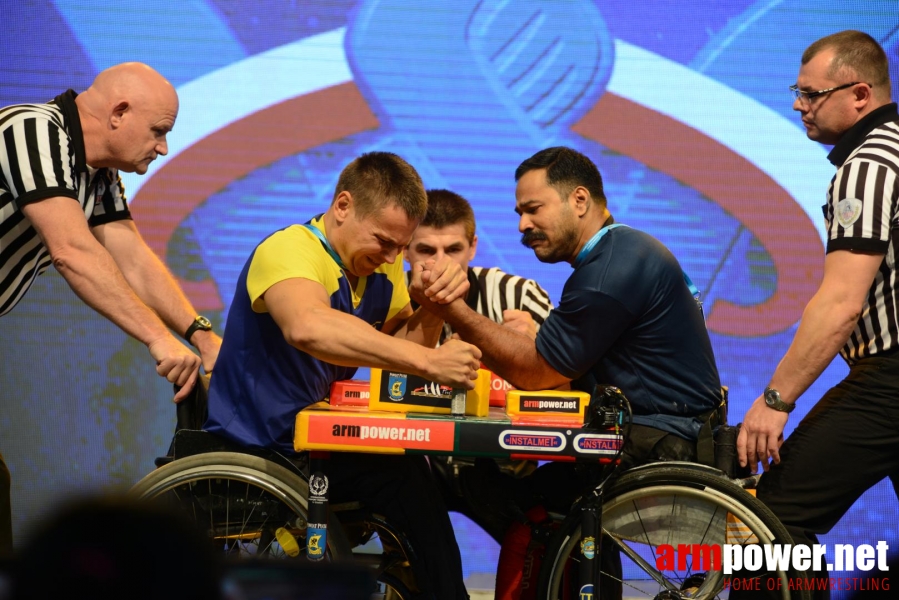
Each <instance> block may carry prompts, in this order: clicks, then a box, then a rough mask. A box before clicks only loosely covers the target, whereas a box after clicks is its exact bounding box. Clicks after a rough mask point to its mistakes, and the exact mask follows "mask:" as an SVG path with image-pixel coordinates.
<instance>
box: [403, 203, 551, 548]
mask: <svg viewBox="0 0 899 600" xmlns="http://www.w3.org/2000/svg"><path fill="white" fill-rule="evenodd" d="M477 249H478V236H477V234H476V233H475V218H474V211H473V210H472V208H471V204H469V203H468V200H466V199H465V198H463V197H462V196H460V195H459V194H456V193H455V192H451V191H449V190H428V211H427V213H426V214H425V216H424V219H423V220H422V222H421V225H419V226H418V229H416V230H415V234H414V235H413V236H412V240H411V241H410V242H409V247H408V248H407V249H406V251H405V256H406V260H408V261H409V264H415V263H417V262H425V261H428V260H439V259H441V258H442V257H444V256H448V257H450V258H451V259H452V260H453V261H454V262H456V263H457V264H458V265H459V266H460V267H462V269H463V270H465V271H466V272H467V273H468V283H469V288H468V294H467V295H466V297H465V303H466V304H467V305H468V306H469V307H470V308H471V309H472V310H474V311H475V312H477V313H478V314H481V315H484V316H485V317H487V318H488V319H490V320H491V321H493V322H495V323H500V324H502V325H505V326H506V327H509V328H511V329H513V330H515V331H518V332H520V333H523V334H525V335H527V336H528V337H529V338H530V339H531V340H534V339H536V338H537V331H538V330H539V329H540V326H541V325H542V324H543V321H544V320H546V317H547V316H549V312H550V311H551V310H552V307H553V305H552V301H551V300H550V299H549V294H547V293H546V291H545V290H544V289H543V288H542V287H540V284H538V283H537V282H536V281H534V280H533V279H525V278H524V277H519V276H518V275H511V274H509V273H504V272H503V271H501V270H500V269H498V268H497V267H490V268H487V267H472V266H469V263H470V262H471V261H472V260H474V257H475V254H476V253H477ZM410 279H411V272H408V271H407V272H406V284H407V285H408V284H409V282H410ZM413 304H415V303H413ZM416 308H417V304H416ZM452 335H453V328H452V326H451V325H450V324H449V323H444V324H443V332H442V333H441V336H440V341H441V342H443V341H444V340H446V339H448V338H449V337H451V336H452ZM497 465H498V466H499V468H500V469H501V470H502V471H503V472H507V473H511V474H515V475H516V476H521V475H526V474H529V473H530V472H532V471H533V470H534V468H535V467H536V462H534V461H492V460H490V459H483V460H478V461H477V462H476V463H475V461H471V460H465V459H457V458H454V459H451V460H450V459H448V458H447V457H443V456H432V457H431V466H432V467H433V468H434V469H435V470H437V471H438V472H440V476H439V477H438V480H442V481H441V483H442V484H446V485H442V486H441V489H442V491H443V492H444V499H445V500H446V502H447V506H448V507H449V509H450V510H454V511H457V512H460V513H462V514H464V515H465V516H467V517H469V518H470V519H472V520H473V521H475V522H476V523H478V525H480V526H481V527H483V528H484V530H485V531H487V532H488V533H489V534H490V535H491V536H493V537H494V538H495V539H496V540H497V541H498V542H500V543H502V539H503V535H504V534H505V531H506V529H507V528H508V526H509V524H510V523H511V521H512V520H513V519H514V518H516V517H517V513H516V512H510V511H509V510H508V509H509V507H508V505H507V504H506V503H498V505H497V504H493V503H490V502H483V501H482V500H483V498H482V497H481V496H482V494H478V493H477V490H478V489H479V487H480V485H479V482H481V481H482V480H484V479H489V478H491V477H492V476H493V475H494V473H495V469H496V468H497ZM454 471H455V474H454ZM463 490H464V491H463Z"/></svg>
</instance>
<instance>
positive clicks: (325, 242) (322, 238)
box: [303, 223, 346, 271]
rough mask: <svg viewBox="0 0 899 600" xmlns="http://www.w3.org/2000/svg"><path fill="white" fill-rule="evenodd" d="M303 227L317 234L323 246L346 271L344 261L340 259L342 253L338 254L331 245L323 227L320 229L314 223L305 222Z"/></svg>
mask: <svg viewBox="0 0 899 600" xmlns="http://www.w3.org/2000/svg"><path fill="white" fill-rule="evenodd" d="M303 227H305V228H306V229H308V230H309V231H311V232H312V233H314V234H315V237H317V238H318V239H319V240H320V241H321V243H322V246H324V247H325V250H327V252H328V254H329V255H330V256H331V258H333V259H334V262H336V263H337V266H338V267H340V268H341V269H343V270H344V271H346V267H345V266H344V264H343V261H342V260H340V255H339V254H337V252H336V251H335V250H334V248H333V247H331V243H330V242H328V238H326V237H325V234H324V233H322V231H321V229H319V228H318V227H316V226H315V225H313V224H312V223H304V224H303Z"/></svg>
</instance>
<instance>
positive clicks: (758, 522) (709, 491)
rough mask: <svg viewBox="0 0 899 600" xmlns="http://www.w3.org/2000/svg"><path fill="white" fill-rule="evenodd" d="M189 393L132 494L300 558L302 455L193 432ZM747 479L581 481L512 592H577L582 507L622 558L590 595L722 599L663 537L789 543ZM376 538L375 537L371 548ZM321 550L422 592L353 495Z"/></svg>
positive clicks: (244, 552)
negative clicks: (532, 576) (583, 485)
mask: <svg viewBox="0 0 899 600" xmlns="http://www.w3.org/2000/svg"><path fill="white" fill-rule="evenodd" d="M204 383H207V385H208V382H204ZM198 387H199V386H198ZM619 393H620V392H619ZM197 396H198V399H195V398H193V396H192V399H191V400H186V401H185V402H186V404H185V402H182V403H181V404H180V405H179V407H178V412H179V419H178V421H179V426H178V430H177V431H176V434H175V438H174V440H173V442H172V447H171V449H170V451H169V453H168V455H167V456H165V457H161V458H160V459H158V460H157V465H158V468H157V469H156V470H155V471H154V472H152V473H150V474H149V475H147V476H146V477H145V478H144V479H142V480H141V481H140V482H138V483H137V484H136V485H135V486H134V488H133V489H132V493H133V494H135V495H136V496H137V497H138V498H144V499H154V500H156V501H162V502H165V503H168V504H173V505H175V506H177V507H179V508H180V509H181V510H183V511H184V512H185V513H186V514H187V515H188V516H190V517H191V518H192V519H193V520H194V521H195V522H196V523H197V526H198V527H200V528H201V529H202V530H203V531H205V532H206V533H207V535H208V536H209V538H210V539H211V540H212V542H213V543H214V544H215V546H216V548H218V549H219V550H220V551H221V552H222V553H223V555H224V556H226V557H232V558H237V559H241V558H261V557H271V558H278V559H287V560H297V559H303V560H305V552H306V547H307V544H306V541H307V540H306V537H307V536H306V534H307V524H308V523H307V514H308V494H309V486H308V474H307V465H306V464H305V460H303V457H300V458H296V457H285V456H282V455H280V454H278V453H276V452H272V451H266V450H251V449H245V448H241V447H236V446H234V445H232V444H230V443H229V442H226V441H224V440H221V439H220V438H216V437H215V436H213V435H211V434H209V433H206V432H203V431H200V430H199V427H200V426H201V425H202V422H203V420H204V419H205V406H204V405H203V403H202V400H203V394H202V393H198V394H197ZM200 417H202V418H200ZM616 475H617V474H616ZM755 481H756V480H755V479H754V478H751V477H750V478H745V479H732V478H729V477H728V476H727V475H725V474H724V473H723V472H722V471H721V470H719V469H716V468H713V467H708V466H703V465H698V464H695V463H681V462H666V463H651V464H647V465H643V466H639V467H635V468H632V469H629V470H627V471H625V472H624V473H622V474H620V475H617V476H616V477H615V478H614V479H611V480H610V479H608V478H606V479H604V480H603V481H601V482H600V483H598V484H597V485H595V486H593V487H591V488H590V489H586V490H585V491H584V493H583V495H582V496H581V497H580V498H579V499H578V500H576V501H575V503H574V505H573V506H572V508H571V510H569V511H568V512H567V514H549V515H547V518H546V519H545V522H543V523H541V524H540V526H541V527H540V529H539V530H540V531H541V533H540V535H539V536H538V537H540V538H541V540H542V543H541V544H540V549H539V557H537V558H538V562H539V563H540V564H539V566H537V567H536V569H537V573H538V577H537V579H536V586H535V589H531V590H528V592H527V594H523V595H522V596H521V597H528V598H541V599H544V598H545V599H548V600H549V599H552V600H565V599H569V598H571V599H574V598H581V597H583V595H582V594H583V590H582V587H581V584H582V581H583V579H582V578H580V577H579V576H578V571H579V569H580V568H581V567H580V564H581V563H582V562H583V561H584V548H583V541H584V536H583V535H582V529H583V526H584V514H585V509H588V510H589V509H592V510H594V511H595V512H598V513H599V514H600V515H601V517H600V518H601V523H602V527H601V532H602V543H601V544H600V546H601V547H603V548H605V549H607V550H612V551H613V552H614V553H615V555H616V556H618V557H619V558H620V560H621V562H622V563H624V564H623V568H622V569H616V570H608V571H606V570H603V571H602V576H601V577H602V581H603V584H602V587H603V589H602V590H599V592H600V593H599V594H596V595H594V597H598V598H603V597H606V598H608V595H610V594H611V595H612V596H613V597H620V596H621V591H622V589H623V588H624V587H626V588H627V591H628V593H627V595H628V596H629V597H644V598H651V599H654V600H678V599H687V598H691V599H701V600H709V599H714V598H721V597H724V596H726V593H727V588H728V586H729V584H730V582H729V581H728V580H727V579H726V578H725V576H724V574H723V573H722V572H721V571H720V570H716V569H713V568H709V566H708V565H704V564H703V560H702V558H701V557H700V556H698V555H696V554H693V555H691V556H690V557H687V559H685V560H683V562H678V564H676V565H674V566H673V568H661V567H660V566H659V565H658V564H657V558H658V556H659V555H658V552H659V549H660V548H661V547H663V546H665V547H670V548H675V549H678V551H681V547H684V548H690V549H693V548H694V547H699V548H711V547H712V546H714V545H717V546H718V547H722V546H723V545H724V544H731V545H738V546H751V545H767V544H787V543H791V540H790V536H789V534H788V533H787V531H786V529H785V528H784V527H783V525H782V524H781V523H780V521H779V520H778V519H777V518H776V517H775V516H774V515H773V514H772V513H771V512H770V511H769V510H768V509H767V508H766V507H765V506H764V505H763V504H762V503H761V502H760V501H759V500H757V499H756V498H755V497H754V496H753V495H751V494H750V493H749V492H748V491H747V488H750V487H752V486H753V485H754V483H755ZM375 539H377V540H378V541H379V542H380V544H379V546H380V547H379V548H377V549H376V550H375V551H374V552H372V551H371V550H370V549H369V548H370V547H371V546H372V540H375ZM324 554H325V556H326V558H327V559H328V560H331V561H335V562H337V561H345V560H352V561H361V562H363V563H364V564H367V565H369V566H370V567H371V568H372V569H373V570H374V572H375V576H376V578H377V580H378V581H379V583H380V587H379V590H378V595H379V596H380V597H383V598H391V599H392V598H401V599H406V598H413V597H415V596H417V595H419V594H422V593H426V592H427V591H428V590H427V588H426V585H427V583H426V582H427V578H426V576H425V575H424V574H423V573H422V571H421V569H420V566H419V565H418V564H417V561H416V554H415V549H414V548H412V547H411V545H410V544H409V542H408V540H407V539H406V538H405V537H404V536H403V534H402V532H400V531H397V529H396V528H394V527H392V526H391V525H390V523H389V522H387V521H386V520H385V519H384V518H383V517H382V516H379V515H377V514H374V513H372V512H371V511H370V510H368V509H366V507H365V506H364V504H363V503H361V502H352V503H345V504H331V505H330V507H329V516H328V535H327V545H326V548H325V549H324ZM531 566H532V567H533V565H531ZM760 575H761V574H760V573H753V574H752V575H751V577H753V578H758V577H759V576H760ZM764 575H766V576H767V577H768V578H770V579H771V580H773V581H776V582H778V583H777V589H778V590H779V592H780V593H779V596H780V597H781V598H782V599H783V600H803V599H804V598H807V597H808V593H807V592H806V591H803V590H802V589H801V588H800V589H797V590H793V589H791V588H792V587H793V586H792V585H791V583H792V582H795V581H798V580H799V579H802V578H804V574H803V573H802V572H797V571H795V570H793V569H792V566H791V565H790V566H787V567H786V568H779V566H778V568H776V569H775V570H774V571H772V572H770V573H764ZM735 577H736V576H735ZM607 584H608V585H607Z"/></svg>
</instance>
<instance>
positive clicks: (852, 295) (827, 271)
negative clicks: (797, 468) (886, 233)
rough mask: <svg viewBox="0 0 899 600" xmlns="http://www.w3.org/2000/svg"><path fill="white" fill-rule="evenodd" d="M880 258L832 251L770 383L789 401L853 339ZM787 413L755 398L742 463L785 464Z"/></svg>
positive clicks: (748, 416) (746, 421)
mask: <svg viewBox="0 0 899 600" xmlns="http://www.w3.org/2000/svg"><path fill="white" fill-rule="evenodd" d="M881 262H883V255H882V254H862V253H856V252H850V251H848V250H837V251H834V252H831V253H829V254H828V255H827V258H826V259H825V260H824V279H823V281H822V282H821V286H820V287H819V288H818V291H817V292H816V293H815V295H814V296H813V297H812V299H811V300H810V301H809V303H808V305H807V306H806V307H805V310H804V311H803V313H802V320H801V321H800V322H799V328H798V330H797V331H796V335H795V337H794V338H793V342H792V343H791V344H790V348H789V349H788V350H787V353H786V354H785V355H784V357H783V358H782V359H781V361H780V364H778V366H777V369H776V370H775V371H774V375H773V376H772V377H771V387H772V388H774V389H776V390H777V391H778V392H780V395H781V398H782V399H783V400H784V402H790V403H792V402H795V401H796V400H797V399H798V398H799V396H801V395H802V394H803V392H805V391H806V390H807V389H808V388H809V386H810V385H811V384H812V383H814V382H815V380H816V379H818V377H819V376H820V375H821V373H822V372H823V371H824V369H825V368H827V365H829V364H830V362H831V361H832V360H833V359H834V357H835V356H836V355H837V353H838V352H839V351H840V348H842V346H843V345H844V344H845V343H846V340H847V339H849V335H850V334H851V333H852V330H853V329H854V328H855V325H856V323H857V322H858V318H859V315H860V314H861V310H862V306H864V301H865V297H866V296H867V294H868V291H869V290H870V288H871V284H872V282H873V281H874V277H875V275H876V274H877V269H878V267H879V266H880V264H881ZM787 416H788V415H787V413H783V412H778V411H775V410H772V409H770V408H768V407H767V406H766V405H765V402H764V398H763V397H762V396H759V397H758V398H756V400H755V402H754V403H753V404H752V406H751V407H750V409H749V411H747V413H746V416H745V417H744V419H743V428H742V431H741V433H740V438H739V440H738V441H737V452H738V454H739V457H740V464H742V465H745V464H747V462H748V463H749V464H750V465H751V466H753V467H754V466H755V465H756V463H757V462H758V461H762V466H763V467H764V468H765V470H767V469H768V461H767V457H768V456H770V457H771V458H772V459H773V460H774V462H780V453H779V449H780V445H781V443H783V429H784V426H785V425H786V422H787Z"/></svg>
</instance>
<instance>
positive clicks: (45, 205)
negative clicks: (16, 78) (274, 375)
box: [0, 63, 221, 552]
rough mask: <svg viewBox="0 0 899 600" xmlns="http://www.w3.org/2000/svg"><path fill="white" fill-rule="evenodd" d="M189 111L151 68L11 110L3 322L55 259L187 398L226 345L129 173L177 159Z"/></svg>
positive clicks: (2, 130) (0, 120) (4, 535)
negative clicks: (165, 250) (153, 237)
mask: <svg viewBox="0 0 899 600" xmlns="http://www.w3.org/2000/svg"><path fill="white" fill-rule="evenodd" d="M177 115H178V96H177V94H176V93H175V89H174V88H173V87H172V85H171V84H170V83H169V82H168V81H166V80H165V79H163V77H162V76H161V75H160V74H159V73H157V72H156V71H154V70H153V69H151V68H150V67H148V66H147V65H143V64H139V63H125V64H121V65H117V66H114V67H111V68H109V69H106V70H105V71H103V72H101V73H100V74H99V75H98V76H97V78H96V79H95V80H94V82H93V84H92V85H91V86H90V88H88V89H87V90H85V91H84V92H83V93H81V94H75V92H73V91H72V90H69V91H67V92H65V93H63V94H60V95H59V96H57V97H56V98H55V99H53V100H52V101H50V102H48V103H47V104H19V105H14V106H8V107H5V108H2V109H0V315H4V314H6V313H8V312H9V311H11V310H12V309H13V307H15V306H16V304H17V303H18V302H19V301H20V300H21V299H22V297H23V296H24V295H25V293H26V292H27V291H28V288H29V287H30V286H31V284H32V282H33V281H34V279H35V278H36V277H37V276H38V275H40V274H41V273H43V272H44V271H45V270H47V268H48V267H49V266H50V264H51V263H52V264H53V265H54V266H55V267H56V269H57V271H59V273H60V274H61V275H62V276H63V278H65V280H66V282H67V283H68V284H69V286H70V287H71V288H72V290H73V291H74V292H75V293H76V294H77V295H78V296H79V297H80V298H81V299H82V300H83V301H84V302H85V303H87V304H88V305H89V306H91V307H92V308H93V309H94V310H96V311H97V312H99V313H100V314H102V315H103V316H105V317H106V318H108V319H109V320H110V321H112V322H113V323H115V324H116V325H118V326H119V327H120V328H121V329H122V330H123V331H124V332H125V333H127V334H129V335H130V336H132V337H134V338H135V339H137V340H139V341H141V342H143V343H144V344H145V345H146V346H147V349H148V350H149V352H150V355H151V356H152V358H153V360H154V361H155V362H156V372H157V373H158V374H159V375H161V376H163V377H165V378H166V379H168V380H169V381H171V382H173V383H176V384H178V385H180V386H182V390H181V392H179V394H178V396H176V400H180V399H181V398H182V397H184V396H186V395H187V393H188V392H189V391H190V390H191V388H192V387H193V384H194V382H195V380H196V377H197V372H198V369H199V367H200V364H201V361H202V364H203V366H204V368H205V369H206V370H207V372H208V371H210V370H211V369H212V367H213V365H214V363H215V360H216V357H217V356H218V350H219V346H220V345H221V339H219V337H218V336H217V335H216V334H214V333H213V332H212V331H211V326H210V324H209V321H208V320H206V319H205V318H202V317H198V316H197V313H196V311H194V309H193V307H192V306H191V304H190V302H189V301H188V300H187V298H186V297H185V295H184V294H183V292H182V291H181V289H180V288H179V287H178V285H177V283H176V282H175V280H174V278H173V277H172V276H171V274H170V273H169V272H168V270H167V269H166V267H165V266H164V265H163V263H162V262H161V261H160V260H159V258H157V257H156V255H155V254H154V253H153V252H152V250H150V248H149V247H148V246H147V245H146V243H144V241H143V238H142V237H141V235H140V233H139V232H138V230H137V228H136V227H135V225H134V222H133V221H132V220H131V214H130V212H129V210H128V204H127V202H126V200H125V196H124V188H123V187H122V183H121V180H120V178H119V175H118V172H119V171H125V172H129V173H131V172H136V173H140V174H144V173H146V172H147V167H148V165H149V164H150V162H152V161H153V160H154V159H156V157H157V156H158V155H160V154H163V155H164V154H166V153H167V152H168V146H167V143H166V135H167V134H168V133H169V131H171V130H172V127H173V126H174V124H175V118H176V117H177ZM170 329H172V330H174V331H175V332H177V333H179V334H182V335H183V337H184V338H185V339H187V340H188V341H189V342H190V343H192V344H193V345H195V346H196V347H197V348H198V349H199V351H200V357H198V356H197V355H196V354H194V353H193V352H191V351H190V350H189V349H188V348H187V347H185V346H184V344H182V343H181V342H180V341H179V340H178V339H176V338H175V336H174V335H172V333H171V332H170V331H169V330H170ZM201 357H202V358H201ZM0 474H2V475H3V476H0V552H2V551H3V550H4V549H6V550H8V549H9V548H10V546H11V543H12V542H11V537H12V534H11V528H10V517H9V477H8V471H7V469H6V465H5V463H3V459H2V457H0ZM4 484H5V485H4Z"/></svg>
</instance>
